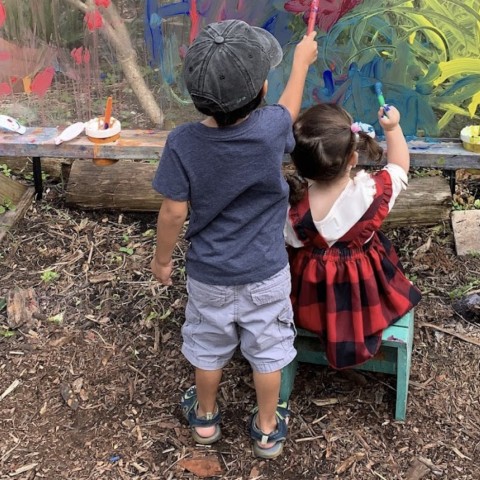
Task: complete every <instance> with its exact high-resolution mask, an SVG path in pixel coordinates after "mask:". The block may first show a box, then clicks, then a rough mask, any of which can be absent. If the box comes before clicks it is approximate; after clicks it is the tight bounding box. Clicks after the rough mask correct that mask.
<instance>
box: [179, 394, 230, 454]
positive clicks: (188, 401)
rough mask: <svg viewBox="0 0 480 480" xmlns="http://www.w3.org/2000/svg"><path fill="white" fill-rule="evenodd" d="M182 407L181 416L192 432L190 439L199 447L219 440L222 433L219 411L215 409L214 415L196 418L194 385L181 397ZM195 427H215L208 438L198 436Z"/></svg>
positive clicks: (196, 408)
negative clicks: (198, 444)
mask: <svg viewBox="0 0 480 480" xmlns="http://www.w3.org/2000/svg"><path fill="white" fill-rule="evenodd" d="M180 405H181V407H182V412H183V416H184V417H185V418H186V419H187V421H188V424H189V425H190V429H191V431H192V437H193V439H194V440H195V441H196V442H197V443H200V444H201V445H210V444H212V443H214V442H216V441H217V440H220V437H221V436H222V431H221V430H220V425H219V423H220V420H221V415H220V410H219V409H218V407H216V408H215V412H214V413H207V415H205V416H203V417H197V410H198V400H197V388H196V387H195V385H194V386H193V387H190V388H189V389H188V390H187V391H186V392H185V393H184V394H183V396H182V400H181V401H180ZM197 427H215V431H214V433H213V434H212V435H210V436H209V437H203V436H201V435H199V434H198V432H197V430H196V428H197Z"/></svg>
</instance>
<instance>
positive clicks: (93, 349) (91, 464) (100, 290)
mask: <svg viewBox="0 0 480 480" xmlns="http://www.w3.org/2000/svg"><path fill="white" fill-rule="evenodd" d="M57 193H58V192H56V191H55V189H52V190H50V192H49V193H48V194H47V195H46V198H45V199H44V200H43V201H42V202H40V203H37V204H35V205H34V206H33V207H32V208H31V209H30V210H29V211H28V212H27V215H26V217H25V219H23V220H22V221H21V222H20V223H19V224H18V225H17V226H16V227H15V228H14V229H13V231H12V232H11V233H10V234H8V235H7V236H6V238H5V239H4V241H3V243H2V245H1V246H0V255H1V256H0V279H1V283H0V479H2V480H6V479H12V478H13V479H25V480H32V479H47V480H57V479H66V478H68V479H75V480H87V479H88V480H91V479H102V480H107V479H115V480H123V479H142V480H154V479H155V480H174V479H198V478H221V479H226V480H243V479H245V480H261V479H262V480H270V479H280V480H281V479H285V480H299V479H310V480H311V479H318V480H321V479H325V480H326V479H329V480H330V479H336V478H339V479H340V478H341V479H357V480H358V479H359V480H365V479H384V480H394V479H407V480H417V479H420V478H423V479H448V480H478V479H480V405H479V401H480V346H479V343H478V342H480V323H479V320H478V319H476V320H475V319H467V318H465V317H463V316H462V315H461V314H459V313H458V312H456V311H455V310H454V308H453V305H454V302H455V301H457V300H458V299H459V298H461V296H462V295H465V294H466V293H469V292H470V293H471V292H474V291H475V290H478V289H480V285H479V279H480V258H479V257H475V256H473V257H465V258H458V257H456V255H455V252H454V242H453V238H452V233H451V230H450V226H449V225H443V224H442V225H437V226H435V227H432V228H423V229H415V228H409V229H402V230H394V231H390V232H389V233H388V235H389V237H390V238H391V239H392V241H393V242H394V244H395V246H396V248H397V250H398V252H399V255H400V256H401V258H402V261H403V263H404V266H405V268H406V270H407V272H408V275H409V276H410V278H411V279H412V280H413V281H414V282H415V283H416V284H417V285H418V286H419V288H421V290H422V292H423V294H424V299H423V301H422V303H421V305H420V306H419V307H418V308H417V309H416V313H415V322H416V329H415V339H414V352H413V362H412V368H411V382H410V389H409V400H408V408H407V419H406V421H405V422H397V421H395V420H394V419H393V411H394V404H395V382H394V379H393V378H392V377H389V376H386V375H382V374H374V373H360V372H357V373H355V374H351V373H350V374H348V373H347V374H342V373H338V372H335V371H333V370H331V369H327V368H324V367H315V366H312V365H301V367H300V369H299V373H298V375H297V378H296V382H295V387H294V391H293V393H292V397H291V404H290V406H291V409H292V411H293V416H292V419H291V422H290V428H289V437H288V441H287V443H286V445H285V450H284V453H283V455H282V456H281V457H280V458H278V459H276V460H274V461H264V460H260V459H256V458H254V457H253V456H252V453H251V448H250V440H249V437H248V432H247V421H248V416H249V411H250V409H251V408H252V407H253V406H254V402H255V395H254V391H253V386H252V380H251V375H250V370H249V366H248V364H247V363H246V362H245V361H244V360H243V359H242V358H241V356H240V355H237V356H235V358H234V359H233V361H232V362H231V363H230V365H229V366H228V368H226V370H225V375H224V378H223V383H222V385H221V389H220V395H219V404H220V407H221V410H222V413H223V424H222V430H223V433H224V436H223V439H222V440H221V441H220V442H219V443H218V444H216V445H214V446H212V447H200V446H196V445H195V444H194V442H193V440H192V439H191V436H190V434H189V430H188V427H187V425H186V424H185V421H184V420H183V418H182V415H181V411H180V408H179V404H178V402H179V398H180V395H181V393H182V392H183V391H184V390H185V389H186V388H187V387H189V386H190V385H191V384H192V382H193V372H192V369H191V368H190V366H189V364H188V363H187V361H186V360H185V359H184V358H183V356H182V354H181V353H180V344H181V337H180V328H181V325H182V322H183V318H184V307H185V301H186V292H185V283H184V281H185V271H184V266H183V265H184V264H183V258H184V253H185V245H184V244H183V243H182V244H180V245H179V247H178V249H177V251H176V265H177V270H176V273H175V277H174V281H175V285H174V286H172V287H163V286H161V285H159V284H158V283H156V282H155V281H154V280H153V279H152V276H151V274H150V270H149V264H150V258H151V255H152V251H153V245H154V229H155V221H156V216H155V215H152V214H142V215H140V214H126V213H124V214H122V213H118V212H117V213H115V212H85V211H78V210H74V209H69V208H66V207H65V206H64V205H63V203H62V198H61V195H58V194H57ZM22 295H24V298H27V299H29V300H28V306H29V308H27V309H25V312H27V313H25V312H24V313H23V314H22V315H18V316H17V317H13V316H12V317H11V318H15V322H16V324H15V325H10V324H9V316H8V315H7V308H6V303H7V300H8V299H9V298H10V299H12V298H16V299H17V300H15V302H18V301H20V300H18V298H21V296H22ZM12 308H13V307H12ZM28 312H30V314H29V313H28Z"/></svg>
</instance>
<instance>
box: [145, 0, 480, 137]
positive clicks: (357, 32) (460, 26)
mask: <svg viewBox="0 0 480 480" xmlns="http://www.w3.org/2000/svg"><path fill="white" fill-rule="evenodd" d="M310 3H311V0H289V1H285V0H262V1H260V0H255V1H254V0H183V1H178V0H177V1H162V0H146V13H145V15H146V18H145V39H146V42H147V45H148V48H149V52H150V55H151V61H152V64H153V65H156V66H157V67H158V68H160V70H161V73H162V78H163V81H164V82H165V83H166V84H167V85H169V86H170V87H171V91H172V94H173V95H175V96H176V97H177V98H178V101H183V102H185V101H188V100H187V99H188V96H187V94H186V92H185V90H184V89H182V80H181V61H182V56H183V55H184V53H185V49H186V48H187V46H188V44H189V42H191V41H192V39H193V38H195V36H196V35H197V33H198V31H199V29H201V28H202V26H204V25H205V24H207V23H209V22H212V21H218V20H222V19H227V18H239V19H242V20H245V21H246V22H248V23H250V24H254V25H257V26H261V27H263V28H265V29H267V30H268V31H270V32H271V33H273V34H274V35H275V36H276V37H277V39H278V40H279V41H280V43H281V45H282V47H283V50H284V62H283V64H282V65H281V66H280V67H278V68H277V69H276V70H275V71H273V72H272V73H271V75H270V78H269V85H270V92H269V96H268V100H269V101H270V102H274V101H275V100H276V99H277V98H278V96H279V93H280V91H281V89H282V87H283V85H285V82H286V78H287V76H288V72H289V68H290V65H291V60H292V52H293V49H294V46H295V44H296V43H297V42H298V40H299V39H300V38H301V37H302V35H303V34H304V33H305V28H306V21H307V15H308V9H309V6H310ZM317 27H318V31H319V35H318V37H317V40H318V42H319V47H320V49H319V51H320V55H319V59H318V62H317V63H316V64H315V65H314V66H312V67H311V70H310V74H309V77H308V81H307V87H306V92H305V98H304V106H309V105H312V104H314V103H317V102H336V103H339V104H341V105H343V106H345V107H346V108H347V109H348V110H349V111H350V113H351V114H352V115H353V116H354V117H355V119H357V120H361V121H364V122H367V123H371V124H373V125H375V126H378V122H377V120H376V112H377V109H378V104H377V101H376V97H375V92H374V89H373V85H374V84H375V82H377V81H381V82H382V83H383V93H384V95H385V98H386V101H387V102H388V103H392V104H394V105H396V106H397V107H398V108H399V109H400V111H401V112H402V126H403V128H404V131H405V132H406V134H408V135H415V134H417V133H420V132H423V133H424V134H425V135H430V136H441V135H442V132H443V131H445V130H446V129H447V127H448V126H449V124H450V123H451V122H452V120H453V119H454V118H456V120H457V122H460V123H464V124H468V123H472V122H474V121H476V120H471V119H472V118H475V119H476V114H477V109H478V104H479V102H480V81H479V80H480V51H479V45H480V42H479V40H480V38H479V35H480V0H413V1H402V0H363V1H362V0H321V1H320V15H319V20H318V25H317Z"/></svg>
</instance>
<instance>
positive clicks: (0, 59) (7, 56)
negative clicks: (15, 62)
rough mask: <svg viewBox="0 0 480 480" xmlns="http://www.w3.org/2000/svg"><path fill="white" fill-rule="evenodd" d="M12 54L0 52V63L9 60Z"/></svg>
mask: <svg viewBox="0 0 480 480" xmlns="http://www.w3.org/2000/svg"><path fill="white" fill-rule="evenodd" d="M11 59H12V54H11V53H10V52H0V62H5V61H6V60H11Z"/></svg>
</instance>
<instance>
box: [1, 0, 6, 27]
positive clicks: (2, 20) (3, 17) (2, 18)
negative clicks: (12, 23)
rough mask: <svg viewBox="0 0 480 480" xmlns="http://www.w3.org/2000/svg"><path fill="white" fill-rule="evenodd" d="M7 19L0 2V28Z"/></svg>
mask: <svg viewBox="0 0 480 480" xmlns="http://www.w3.org/2000/svg"><path fill="white" fill-rule="evenodd" d="M6 19H7V11H6V10H5V6H4V5H3V3H2V2H1V1H0V27H1V26H3V24H4V23H5V20H6Z"/></svg>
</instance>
